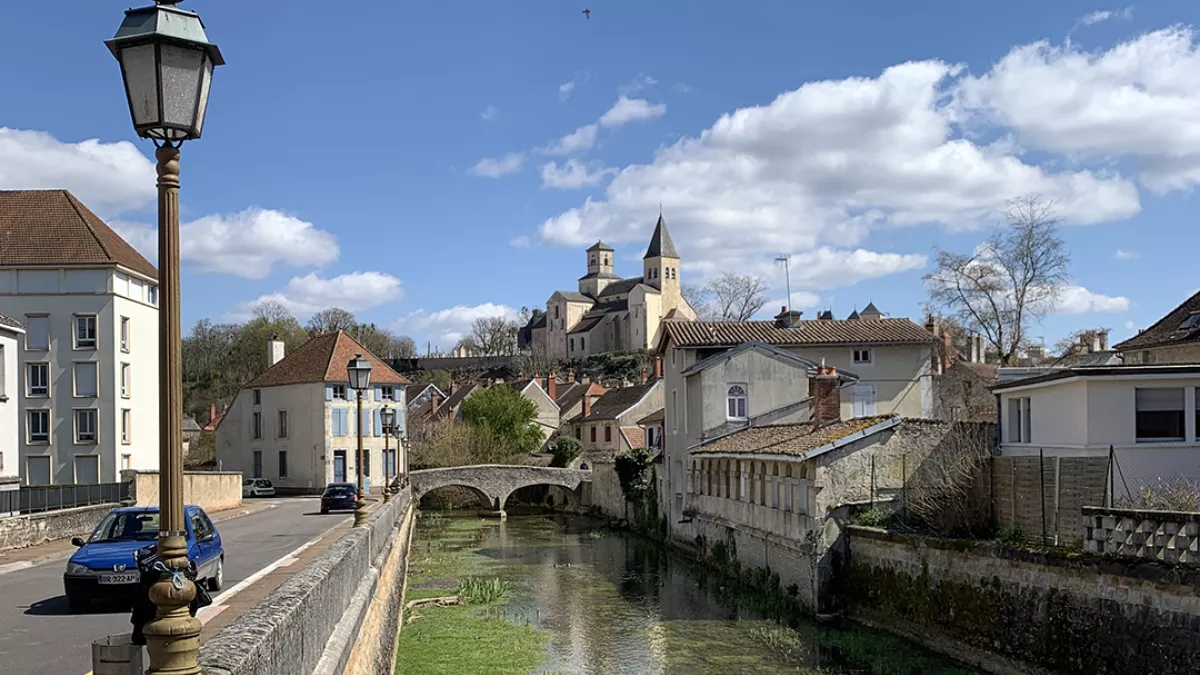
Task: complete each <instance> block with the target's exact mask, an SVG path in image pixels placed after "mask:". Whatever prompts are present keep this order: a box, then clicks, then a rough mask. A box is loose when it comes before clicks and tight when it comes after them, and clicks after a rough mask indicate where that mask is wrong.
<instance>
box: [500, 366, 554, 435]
mask: <svg viewBox="0 0 1200 675" xmlns="http://www.w3.org/2000/svg"><path fill="white" fill-rule="evenodd" d="M547 379H548V380H550V381H551V382H552V383H554V384H550V385H547V386H548V388H549V389H551V390H553V389H555V385H556V382H555V380H554V376H553V375H551V376H550V377H548V378H547ZM505 385H506V386H508V387H510V388H512V389H513V390H514V391H516V392H517V393H519V394H521V396H523V397H525V398H526V399H528V400H529V401H532V402H533V405H534V406H536V407H537V411H538V414H537V419H536V420H535V421H536V422H537V425H538V428H539V429H541V431H542V444H543V445H545V443H546V441H547V440H548V439H549V438H550V437H551V436H553V435H554V433H555V432H556V431H558V426H559V423H560V418H559V410H558V403H556V402H555V400H554V398H553V397H552V396H551V395H550V394H549V393H548V392H547V391H546V390H545V389H543V385H542V384H541V383H540V382H539V381H538V378H530V379H524V380H516V381H514V382H507V383H505Z"/></svg>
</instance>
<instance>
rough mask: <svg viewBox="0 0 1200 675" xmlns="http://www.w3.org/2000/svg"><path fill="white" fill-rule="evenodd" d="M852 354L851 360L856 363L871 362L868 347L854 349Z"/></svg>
mask: <svg viewBox="0 0 1200 675" xmlns="http://www.w3.org/2000/svg"><path fill="white" fill-rule="evenodd" d="M852 356H853V359H852V360H853V361H854V363H858V364H869V363H871V356H872V354H871V350H870V349H855V350H854V353H853V354H852Z"/></svg>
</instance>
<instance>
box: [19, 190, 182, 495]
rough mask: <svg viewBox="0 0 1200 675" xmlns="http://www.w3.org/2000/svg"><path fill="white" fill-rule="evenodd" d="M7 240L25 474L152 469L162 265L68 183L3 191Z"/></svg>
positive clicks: (32, 480)
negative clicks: (17, 329) (17, 328)
mask: <svg viewBox="0 0 1200 675" xmlns="http://www.w3.org/2000/svg"><path fill="white" fill-rule="evenodd" d="M0 242H3V244H2V245H0V308H2V309H3V311H4V313H5V314H7V315H8V316H10V317H12V318H13V319H15V320H16V321H18V322H19V323H20V324H21V325H22V326H23V327H24V329H25V334H24V336H23V339H22V340H20V341H19V342H18V345H17V352H18V353H17V355H16V358H17V365H16V369H15V371H16V375H17V377H18V378H19V382H20V385H19V386H18V387H14V388H13V390H12V391H10V392H9V393H8V394H7V395H8V396H9V397H10V398H11V399H13V400H14V401H15V404H16V406H17V408H18V415H19V418H20V424H19V425H18V426H12V427H7V426H6V427H5V428H6V430H9V431H11V432H12V433H14V434H16V435H18V438H17V442H18V444H19V449H18V453H19V457H17V456H14V457H12V458H10V460H9V461H11V462H12V463H13V465H14V468H15V469H16V471H17V473H18V474H19V475H20V476H21V479H22V480H23V481H24V482H25V484H27V485H43V484H57V485H69V484H73V483H75V484H92V483H116V482H118V481H120V473H121V471H122V470H123V469H138V470H155V469H157V468H158V456H159V434H158V432H159V429H158V419H159V415H158V399H159V396H158V371H159V368H158V365H159V364H158V270H157V269H155V267H154V265H152V264H151V263H150V262H149V261H148V260H146V258H145V257H143V256H142V255H141V254H140V253H138V252H137V251H136V250H135V249H134V248H133V247H132V246H130V245H129V243H128V242H126V241H125V240H124V239H122V238H121V237H120V236H119V235H118V234H117V233H116V232H114V231H113V229H112V228H110V227H109V226H108V224H106V223H105V222H104V221H103V220H101V219H100V218H99V217H97V216H96V214H94V213H92V212H91V211H90V210H89V209H88V208H87V207H86V206H85V205H84V204H83V203H81V202H80V201H79V200H78V199H76V198H75V196H74V195H72V194H71V193H70V192H68V191H66V190H0ZM10 470H11V469H10Z"/></svg>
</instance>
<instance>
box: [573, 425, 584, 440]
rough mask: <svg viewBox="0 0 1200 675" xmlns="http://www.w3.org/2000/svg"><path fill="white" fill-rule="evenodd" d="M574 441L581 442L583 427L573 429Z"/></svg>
mask: <svg viewBox="0 0 1200 675" xmlns="http://www.w3.org/2000/svg"><path fill="white" fill-rule="evenodd" d="M575 440H577V441H578V440H583V427H575Z"/></svg>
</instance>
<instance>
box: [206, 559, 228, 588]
mask: <svg viewBox="0 0 1200 675" xmlns="http://www.w3.org/2000/svg"><path fill="white" fill-rule="evenodd" d="M223 585H225V557H224V556H222V557H220V558H217V571H216V572H214V573H213V575H212V576H211V577H209V579H208V590H209V591H210V592H212V593H216V592H217V591H219V590H221V586H223Z"/></svg>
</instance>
